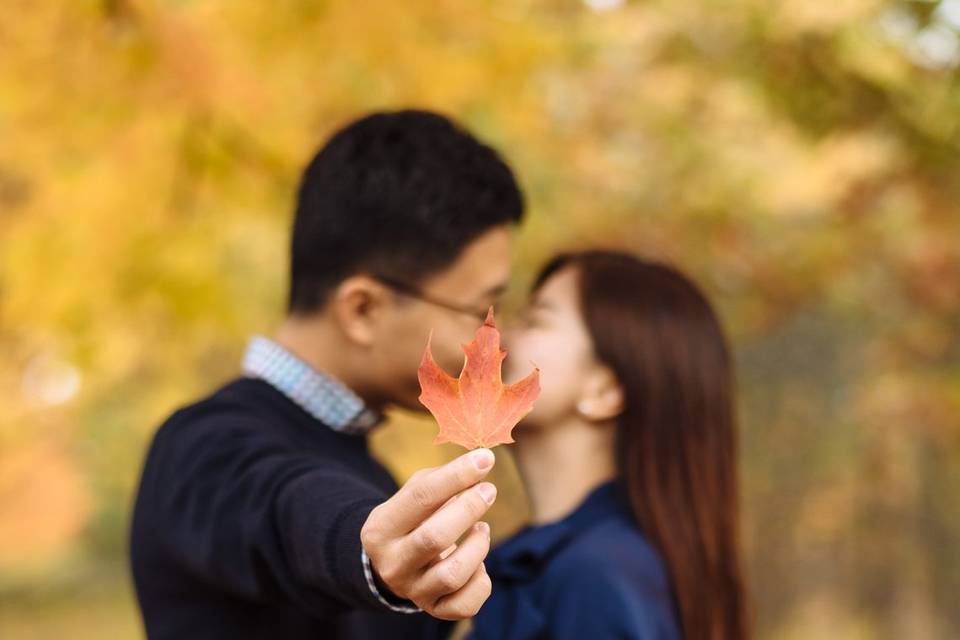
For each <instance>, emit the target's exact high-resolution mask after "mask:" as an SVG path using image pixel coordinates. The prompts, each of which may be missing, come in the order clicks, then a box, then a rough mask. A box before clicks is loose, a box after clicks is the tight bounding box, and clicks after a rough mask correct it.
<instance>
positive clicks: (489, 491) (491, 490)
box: [477, 482, 497, 504]
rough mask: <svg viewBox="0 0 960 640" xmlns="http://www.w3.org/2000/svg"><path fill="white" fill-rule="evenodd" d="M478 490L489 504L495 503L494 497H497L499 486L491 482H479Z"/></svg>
mask: <svg viewBox="0 0 960 640" xmlns="http://www.w3.org/2000/svg"><path fill="white" fill-rule="evenodd" d="M477 491H478V492H479V493H480V497H481V498H483V501H484V502H486V503H487V504H493V501H494V499H495V498H496V497H497V488H496V487H495V486H493V485H492V484H490V483H489V482H483V483H481V484H478V485H477Z"/></svg>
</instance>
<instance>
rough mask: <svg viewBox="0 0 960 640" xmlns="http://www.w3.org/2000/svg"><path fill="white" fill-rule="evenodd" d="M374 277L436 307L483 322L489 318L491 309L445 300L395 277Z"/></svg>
mask: <svg viewBox="0 0 960 640" xmlns="http://www.w3.org/2000/svg"><path fill="white" fill-rule="evenodd" d="M372 277H373V278H374V279H375V280H378V281H379V282H381V283H383V284H385V285H387V286H388V287H390V288H391V289H393V290H394V291H396V292H397V293H402V294H403V295H405V296H409V297H411V298H415V299H417V300H420V301H421V302H426V303H427V304H432V305H434V306H436V307H440V308H441V309H446V310H447V311H453V312H454V313H459V314H462V315H468V316H470V317H471V318H473V319H475V320H480V322H483V321H484V320H486V318H487V311H488V310H489V309H483V310H480V309H477V308H473V307H468V306H464V305H460V304H457V303H454V302H447V301H445V300H440V299H439V298H435V297H433V296H432V295H430V294H428V293H426V292H425V291H423V290H422V289H420V288H419V287H417V286H415V285H412V284H408V283H406V282H401V281H399V280H394V279H393V278H389V277H386V276H380V275H374V276H372Z"/></svg>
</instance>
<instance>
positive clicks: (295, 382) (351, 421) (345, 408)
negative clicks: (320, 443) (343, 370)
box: [243, 336, 384, 435]
mask: <svg viewBox="0 0 960 640" xmlns="http://www.w3.org/2000/svg"><path fill="white" fill-rule="evenodd" d="M243 373H244V375H246V376H248V377H251V378H259V379H261V380H263V381H264V382H266V383H268V384H269V385H271V386H272V387H274V388H275V389H277V391H279V392H280V393H282V394H283V395H285V396H287V397H288V398H289V399H290V400H292V401H293V402H295V403H296V404H297V405H299V406H300V407H301V408H302V409H303V410H304V411H306V412H307V413H309V414H310V415H311V416H313V417H314V418H316V419H317V420H319V421H320V422H322V423H324V424H325V425H327V426H329V427H330V428H331V429H333V430H334V431H339V432H341V433H348V434H352V435H362V434H365V433H367V432H368V431H370V430H371V429H373V428H374V427H376V426H377V425H379V424H380V423H382V422H383V419H384V416H383V414H381V413H378V412H377V411H374V410H373V409H370V408H369V407H367V406H366V404H365V403H364V401H363V399H362V398H361V397H360V396H358V395H357V394H355V393H354V392H353V391H351V390H350V389H349V388H348V387H347V386H346V385H344V384H343V383H342V382H340V381H339V380H337V379H336V378H334V377H333V376H332V375H329V374H326V373H322V372H320V371H318V370H317V369H314V368H313V367H311V366H310V365H309V364H307V363H306V362H304V361H303V360H301V359H300V358H298V357H297V356H296V355H294V354H293V353H291V352H290V351H288V350H287V349H285V348H284V347H282V346H281V345H279V344H277V343H276V342H274V341H273V340H270V339H269V338H265V337H263V336H255V337H254V338H253V339H252V340H251V341H250V344H249V346H248V347H247V351H246V354H245V355H244V357H243Z"/></svg>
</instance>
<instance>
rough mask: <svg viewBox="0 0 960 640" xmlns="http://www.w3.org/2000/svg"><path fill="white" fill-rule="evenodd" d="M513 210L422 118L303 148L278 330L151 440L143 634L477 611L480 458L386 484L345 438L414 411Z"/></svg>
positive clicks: (289, 629) (410, 620)
mask: <svg viewBox="0 0 960 640" xmlns="http://www.w3.org/2000/svg"><path fill="white" fill-rule="evenodd" d="M522 215H523V202H522V196H521V193H520V190H519V188H518V186H517V184H516V182H515V180H514V178H513V175H512V174H511V172H510V170H509V168H508V167H507V166H506V165H505V164H504V162H503V161H502V160H501V159H500V157H499V156H498V155H497V154H496V152H494V151H493V150H492V149H490V148H489V147H487V146H485V145H483V144H481V143H480V142H478V141H477V140H475V139H474V138H473V137H471V136H470V135H469V134H468V133H466V132H464V131H463V130H461V129H460V128H458V127H457V126H456V125H454V124H453V123H451V122H450V121H449V120H447V119H445V118H443V117H442V116H439V115H436V114H432V113H427V112H420V111H403V112H394V113H379V114H374V115H371V116H368V117H366V118H363V119H361V120H359V121H357V122H354V123H352V124H350V125H349V126H347V127H345V128H344V129H342V130H340V131H339V132H337V133H336V134H335V135H334V136H333V137H332V138H331V139H330V140H329V142H328V143H327V144H326V145H325V146H324V147H323V148H322V149H321V150H320V152H319V153H318V154H317V155H316V157H314V159H313V160H312V162H311V163H310V164H309V166H308V167H307V169H306V171H305V172H304V175H303V179H302V183H301V186H300V191H299V198H298V202H297V207H296V216H295V221H294V225H293V239H292V261H291V274H290V275H291V281H290V297H289V313H288V316H287V317H286V319H285V321H284V322H283V323H282V325H281V326H280V327H279V329H278V330H277V332H276V334H275V335H274V338H273V339H272V340H270V339H267V338H262V337H261V338H255V339H254V340H253V341H252V342H251V344H250V346H249V348H248V351H247V353H246V356H245V359H244V366H243V371H244V376H243V377H241V378H239V379H237V380H234V381H233V382H230V383H229V384H227V385H226V386H225V387H223V388H221V389H220V390H219V391H217V392H215V393H214V394H213V395H211V396H209V397H208V398H206V399H204V400H202V401H200V402H198V403H196V404H194V405H192V406H189V407H187V408H185V409H182V410H180V411H178V412H176V413H175V414H174V415H173V416H171V417H170V419H169V420H167V422H166V423H165V424H164V425H163V426H161V427H160V429H159V430H158V432H157V434H156V435H155V437H154V440H153V442H152V444H151V446H150V449H149V452H148V455H147V458H146V462H145V464H144V470H143V475H142V479H141V484H140V489H139V493H138V496H137V501H136V505H135V510H134V517H133V524H132V531H131V560H132V568H133V577H134V582H135V585H136V590H137V597H138V600H139V603H140V607H141V609H142V613H143V618H144V623H145V626H146V630H147V635H148V637H149V638H151V639H165V638H245V637H248V638H259V637H270V638H312V639H315V638H347V637H349V638H386V637H389V638H403V637H427V636H428V635H430V634H431V633H437V632H438V623H437V620H436V619H442V620H458V619H464V618H468V617H470V616H472V615H473V614H474V613H475V612H476V611H477V610H478V609H479V608H480V606H481V605H482V604H483V602H484V600H485V599H486V598H487V596H488V595H489V592H490V580H489V578H488V577H487V575H486V572H485V570H484V567H483V559H484V557H485V556H486V553H487V550H488V548H489V527H488V526H487V525H486V523H483V522H480V518H481V517H482V516H483V514H484V513H485V512H486V510H487V509H488V508H489V506H490V504H491V503H492V502H493V500H494V499H495V497H496V488H495V487H494V485H492V484H491V483H489V482H482V480H483V478H484V476H485V475H486V474H487V473H488V472H489V470H490V468H491V467H492V466H493V462H494V459H493V454H492V452H490V451H489V450H486V449H483V450H478V451H474V452H471V453H469V454H465V455H464V456H461V457H460V458H458V459H456V460H454V461H453V462H451V463H449V464H447V465H445V466H443V467H439V468H436V469H425V470H422V471H420V472H418V473H416V474H415V475H414V476H413V477H412V478H411V479H410V480H409V481H408V482H407V483H406V484H405V485H404V486H403V488H401V489H399V490H397V485H396V484H395V483H394V481H393V480H392V479H391V478H390V476H389V474H388V473H387V471H386V470H385V469H384V468H383V467H382V466H381V465H380V464H379V463H377V462H376V461H375V460H374V459H373V458H372V457H371V456H370V455H369V453H368V451H367V442H366V434H367V433H368V432H369V431H370V429H372V428H373V427H375V426H376V425H377V424H378V423H380V422H381V420H382V415H383V412H384V410H385V409H386V408H387V407H390V406H399V407H405V408H408V409H415V410H423V409H422V407H421V405H420V404H419V402H418V400H417V398H418V395H419V384H418V382H417V366H418V364H419V360H420V357H421V355H422V352H423V349H424V346H425V343H426V339H427V334H428V332H429V331H430V330H431V329H432V330H433V352H434V356H435V358H436V359H437V360H438V362H440V363H441V364H442V365H445V366H446V367H448V368H449V369H450V370H455V369H456V368H458V367H459V365H460V364H461V363H462V357H463V355H462V352H461V350H460V345H461V344H462V343H464V342H467V341H469V340H470V339H471V338H472V337H473V333H474V331H475V330H476V328H477V327H478V326H480V324H481V323H482V321H483V318H484V315H485V313H486V310H487V309H488V307H490V306H491V305H493V304H495V303H496V302H497V300H498V298H499V297H500V295H501V294H502V293H503V291H504V289H505V287H506V283H507V280H508V277H509V267H510V243H511V234H512V227H513V226H514V225H515V224H517V223H518V222H519V221H520V220H521V218H522ZM391 496H392V497H391ZM454 497H456V499H453V498H454ZM458 541H459V542H458ZM431 616H432V617H431Z"/></svg>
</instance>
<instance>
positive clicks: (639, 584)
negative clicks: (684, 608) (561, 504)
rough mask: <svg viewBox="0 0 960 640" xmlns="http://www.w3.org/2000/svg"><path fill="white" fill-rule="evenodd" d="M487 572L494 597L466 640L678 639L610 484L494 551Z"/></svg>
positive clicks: (658, 577) (657, 571) (642, 542)
mask: <svg viewBox="0 0 960 640" xmlns="http://www.w3.org/2000/svg"><path fill="white" fill-rule="evenodd" d="M486 567H487V572H488V573H489V574H490V577H491V579H492V581H493V593H492V594H491V595H490V598H489V599H488V600H487V601H486V603H485V604H484V605H483V607H482V608H481V609H480V612H479V613H478V614H477V616H476V617H475V618H474V619H473V630H472V632H471V634H470V635H469V636H468V637H469V638H470V640H486V639H496V640H529V639H532V638H551V639H558V640H559V639H565V638H571V639H574V638H575V639H576V640H583V639H584V638H590V639H591V640H593V639H600V638H638V639H639V638H642V639H644V640H648V639H649V640H652V639H658V640H659V639H673V638H680V631H679V627H678V623H677V618H676V614H675V607H674V602H673V598H672V595H671V592H670V582H669V579H668V577H667V574H666V571H665V569H664V566H663V564H662V562H661V560H660V558H659V555H658V554H657V552H656V551H655V550H654V548H653V547H652V546H651V545H650V543H649V542H647V540H646V539H645V538H644V536H643V534H642V533H641V531H640V529H639V528H638V527H637V525H636V523H635V521H634V520H633V518H632V516H631V514H630V511H629V508H628V507H627V503H626V500H625V498H624V495H623V492H622V490H621V488H620V486H619V485H618V484H617V483H616V482H614V481H610V482H608V483H606V484H603V485H600V486H599V487H597V488H596V489H594V490H593V491H592V492H591V493H590V495H589V496H587V498H586V499H585V500H584V501H583V502H582V503H581V504H580V506H579V507H577V508H576V510H574V511H573V512H572V513H571V514H569V515H568V516H566V517H565V518H563V519H562V520H559V521H557V522H553V523H550V524H547V525H543V526H536V527H527V528H526V529H523V530H522V531H520V532H519V533H517V534H516V535H515V536H513V537H512V538H510V539H509V540H507V541H505V542H504V543H502V544H501V545H499V546H497V547H495V548H494V549H493V550H492V551H491V552H490V554H489V555H488V556H487V560H486Z"/></svg>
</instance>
